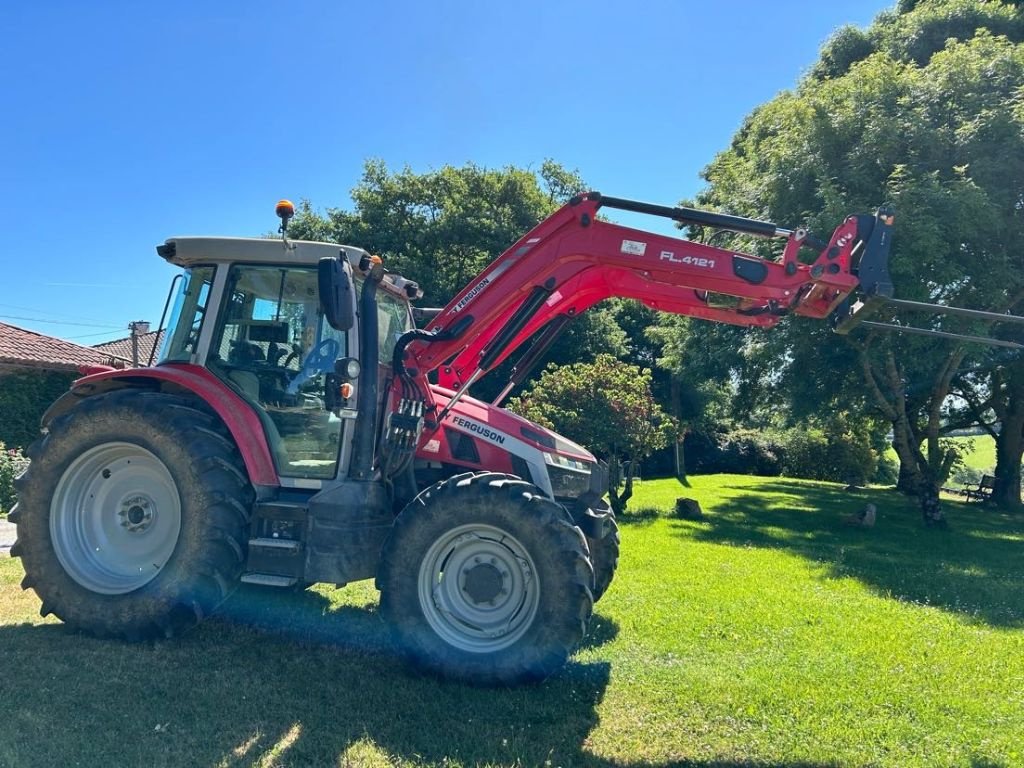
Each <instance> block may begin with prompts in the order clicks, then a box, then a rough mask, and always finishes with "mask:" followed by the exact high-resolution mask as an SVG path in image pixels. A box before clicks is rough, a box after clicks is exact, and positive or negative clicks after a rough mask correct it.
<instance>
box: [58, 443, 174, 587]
mask: <svg viewBox="0 0 1024 768" xmlns="http://www.w3.org/2000/svg"><path fill="white" fill-rule="evenodd" d="M180 533H181V498H180V496H179V495H178V488H177V486H176V485H175V483H174V479H173V478H172V477H171V473H170V472H169V471H168V469H167V467H166V466H165V465H164V463H163V462H162V461H160V459H158V458H157V457H156V456H155V455H154V454H153V453H151V452H150V451H148V450H146V449H145V448H143V447H141V446H138V445H134V444H132V443H104V444H102V445H98V446H96V447H94V448H91V449H89V450H88V451H86V452H85V453H83V454H82V455H81V456H79V457H78V458H77V459H75V460H74V461H73V462H71V465H70V466H69V467H68V468H67V470H66V471H65V472H64V474H63V476H62V477H61V479H60V482H59V483H57V488H56V490H55V491H54V494H53V500H52V501H51V503H50V539H51V541H52V542H53V548H54V551H55V552H56V554H57V558H58V560H60V564H61V565H62V566H63V567H64V570H65V571H66V572H67V574H68V575H69V576H70V577H71V578H72V579H74V580H75V581H76V582H78V583H79V584H81V585H82V586H83V587H85V588H86V589H88V590H90V591H92V592H98V593H100V594H105V595H120V594H125V593H127V592H132V591H134V590H136V589H139V588H140V587H143V586H145V585H146V584H148V583H149V582H150V581H152V580H153V579H154V578H156V576H157V574H159V573H160V571H161V570H163V568H164V566H165V565H166V564H167V561H168V560H169V559H170V557H171V555H172V554H173V553H174V548H175V546H176V545H177V543H178V537H179V535H180Z"/></svg>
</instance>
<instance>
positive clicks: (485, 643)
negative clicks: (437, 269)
mask: <svg viewBox="0 0 1024 768" xmlns="http://www.w3.org/2000/svg"><path fill="white" fill-rule="evenodd" d="M450 537H453V538H450ZM463 540H465V542H463V543H460V542H462V541H463ZM467 542H468V543H467ZM476 554H479V555H480V557H475V555H476ZM474 563H475V564H474ZM435 564H439V566H438V565H435ZM438 567H439V568H440V570H437V568H438ZM446 568H447V570H445V569H446ZM453 571H454V575H452V574H451V572H453ZM471 579H472V581H471ZM592 583H593V571H592V569H591V566H590V560H589V559H588V556H587V547H586V540H585V538H584V536H583V534H582V533H581V532H580V530H579V528H577V527H576V526H575V525H573V524H572V521H571V519H570V517H569V515H568V514H567V513H566V511H565V510H564V508H563V507H561V505H559V504H557V503H555V502H554V501H552V500H551V499H549V498H547V497H546V496H544V495H543V494H542V493H541V491H540V490H539V489H538V488H537V487H536V486H534V485H531V484H530V483H527V482H525V481H523V480H519V479H518V478H515V477H510V476H507V475H501V474H496V473H480V474H473V473H469V474H462V475H455V476H454V477H451V478H448V479H447V480H444V481H442V482H440V483H438V484H436V485H434V486H431V487H430V488H428V489H427V490H425V491H423V492H422V493H420V494H419V496H417V497H416V498H415V499H414V500H413V501H412V502H411V503H410V504H409V505H408V506H407V507H406V508H405V509H404V510H403V511H402V513H401V514H400V515H399V516H398V518H397V520H396V521H395V526H394V529H393V530H392V532H391V535H390V537H389V538H388V540H387V542H386V543H385V545H384V548H383V552H382V559H381V568H380V572H379V575H378V577H377V587H378V589H380V591H381V613H382V615H383V616H384V618H385V619H386V620H387V621H388V623H389V624H390V625H391V627H392V630H393V632H394V635H395V638H396V640H397V642H398V644H399V646H400V647H401V648H402V649H403V650H404V651H405V653H406V654H407V656H408V657H409V658H410V660H411V661H412V662H413V663H414V664H415V665H416V666H418V667H420V668H422V669H424V670H427V671H430V672H433V673H436V674H440V675H442V676H444V677H447V678H452V679H458V680H463V681H466V682H471V683H475V684H480V685H493V684H501V685H515V684H519V683H525V682H533V681H538V680H543V679H544V678H546V677H548V676H549V675H551V674H552V673H553V672H555V671H557V670H558V669H560V668H561V667H562V666H563V665H564V663H565V661H566V659H567V658H568V657H569V654H570V653H572V651H573V649H575V648H576V646H577V645H578V644H579V643H580V641H581V640H582V639H583V636H584V634H585V633H586V627H587V621H588V620H589V618H590V614H591V612H592V610H593V597H592V595H591V591H590V587H591V584H592ZM460 584H461V586H460ZM425 585H427V586H425ZM428 588H429V590H430V593H431V597H430V598H427V597H426V596H425V590H426V589H428ZM439 596H440V597H439ZM488 598H490V601H489V602H488ZM442 603H443V605H442ZM492 607H493V610H492ZM478 618H479V619H480V621H479V623H474V622H477V619H478ZM488 622H492V623H490V625H489V626H491V627H492V629H490V630H488V629H487V626H488ZM485 632H490V633H491V635H487V636H485Z"/></svg>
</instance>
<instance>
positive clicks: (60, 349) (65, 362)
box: [0, 323, 131, 371]
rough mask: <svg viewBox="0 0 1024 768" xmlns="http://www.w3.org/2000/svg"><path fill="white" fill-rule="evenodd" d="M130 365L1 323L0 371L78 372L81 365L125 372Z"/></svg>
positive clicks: (126, 360)
mask: <svg viewBox="0 0 1024 768" xmlns="http://www.w3.org/2000/svg"><path fill="white" fill-rule="evenodd" d="M130 364H131V360H130V358H124V357H121V356H120V355H116V354H112V353H111V352H107V351H103V350H97V349H93V348H92V347H83V346H80V345H79V344H75V343H73V342H70V341H65V340H64V339H58V338H56V337H54V336H47V335H46V334H44V333H37V332H36V331H29V330H27V329H25V328H19V327H18V326H16V325H10V324H8V323H0V368H43V369H48V370H52V371H77V370H78V368H79V366H83V365H110V366H113V367H114V368H124V367H126V366H127V365H130Z"/></svg>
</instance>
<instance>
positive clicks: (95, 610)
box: [10, 389, 253, 640]
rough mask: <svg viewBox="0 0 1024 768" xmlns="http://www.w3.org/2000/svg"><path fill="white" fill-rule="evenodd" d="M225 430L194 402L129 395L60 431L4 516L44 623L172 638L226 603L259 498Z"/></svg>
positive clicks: (84, 406)
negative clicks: (14, 530) (14, 531)
mask: <svg viewBox="0 0 1024 768" xmlns="http://www.w3.org/2000/svg"><path fill="white" fill-rule="evenodd" d="M218 426H219V424H218V422H217V421H216V420H215V419H214V418H213V417H211V416H209V415H207V414H205V413H203V412H201V411H199V410H197V409H196V408H195V407H194V404H193V403H192V402H191V401H189V400H186V399H184V398H181V397H176V396H173V395H166V394H161V393H157V392H150V391H140V390H133V389H127V390H118V391H115V392H110V393H107V394H103V395H98V396H95V397H91V398H88V399H86V400H84V401H83V402H82V403H80V404H79V405H78V406H76V407H75V408H74V409H73V410H72V411H70V412H68V413H66V414H64V415H62V416H59V417H58V418H56V419H54V420H53V422H52V423H51V424H50V426H49V433H48V434H47V435H45V436H44V437H43V438H41V439H40V440H39V441H37V442H36V443H35V444H34V445H33V446H32V447H31V448H30V449H29V456H30V458H31V459H32V462H31V464H30V465H29V468H28V471H27V472H26V473H25V474H24V475H23V476H22V477H21V478H19V480H18V483H17V485H18V494H19V497H18V504H17V505H16V506H15V508H14V510H13V511H12V512H11V515H10V517H11V519H12V521H13V522H15V523H16V524H17V526H18V540H17V542H16V543H15V545H14V547H13V548H12V550H11V554H12V555H15V556H17V557H21V559H22V563H23V565H24V568H25V579H24V581H23V582H22V586H23V587H24V588H26V589H28V588H32V589H34V590H35V591H36V594H38V595H39V598H40V599H41V600H42V608H41V611H40V613H42V615H44V616H46V615H48V614H51V613H52V614H55V615H56V616H57V617H59V618H60V619H62V620H63V621H64V623H65V624H67V625H68V626H70V627H73V628H75V629H79V630H82V631H85V632H87V633H90V634H93V635H97V636H100V637H121V638H125V639H130V640H136V639H142V638H148V637H155V636H166V637H170V636H172V635H173V634H175V633H177V632H178V631H180V630H183V629H185V628H187V627H190V626H192V625H193V624H195V623H196V622H197V621H199V620H200V619H201V618H203V616H204V615H207V614H209V613H210V612H212V611H213V610H214V608H216V607H217V605H219V604H220V603H221V601H222V600H223V599H224V598H225V597H227V595H228V594H229V592H230V591H231V590H232V589H233V588H234V586H235V584H236V583H237V580H238V575H239V573H240V572H241V568H242V564H243V562H244V553H245V541H246V536H245V531H246V521H247V518H248V510H249V508H250V505H251V503H252V493H253V492H252V487H251V485H250V484H249V481H248V478H247V477H246V475H245V469H244V465H243V464H242V461H241V458H240V457H239V455H238V451H237V449H236V448H235V446H234V445H233V444H232V442H231V441H230V440H229V439H228V438H226V437H225V436H224V435H223V434H221V432H220V431H218Z"/></svg>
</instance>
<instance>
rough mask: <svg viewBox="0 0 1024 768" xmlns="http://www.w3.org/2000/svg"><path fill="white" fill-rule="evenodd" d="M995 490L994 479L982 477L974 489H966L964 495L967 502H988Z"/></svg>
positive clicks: (992, 477)
mask: <svg viewBox="0 0 1024 768" xmlns="http://www.w3.org/2000/svg"><path fill="white" fill-rule="evenodd" d="M995 488H996V478H995V476H993V475H982V476H981V482H980V483H978V485H977V486H976V487H974V488H968V489H967V491H966V493H965V494H964V495H965V496H966V497H967V500H968V501H990V500H991V499H992V491H994V490H995Z"/></svg>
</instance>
